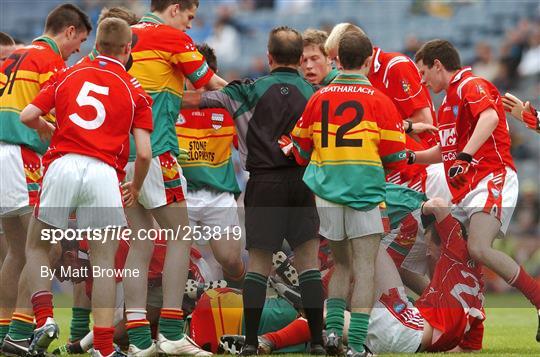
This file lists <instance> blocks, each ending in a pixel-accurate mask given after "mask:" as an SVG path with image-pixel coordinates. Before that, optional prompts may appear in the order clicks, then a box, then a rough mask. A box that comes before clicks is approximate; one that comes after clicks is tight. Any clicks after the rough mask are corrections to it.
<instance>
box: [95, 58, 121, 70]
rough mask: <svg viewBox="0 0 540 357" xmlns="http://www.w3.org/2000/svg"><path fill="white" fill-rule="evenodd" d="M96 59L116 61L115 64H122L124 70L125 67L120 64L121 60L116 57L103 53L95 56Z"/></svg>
mask: <svg viewBox="0 0 540 357" xmlns="http://www.w3.org/2000/svg"><path fill="white" fill-rule="evenodd" d="M96 59H97V60H105V61H109V62H113V63H116V64H117V65H119V66H122V68H123V69H124V70H125V69H126V67H125V66H124V65H123V64H122V62H120V61H119V60H117V59H116V58H112V57H107V56H104V55H99V56H97V57H96Z"/></svg>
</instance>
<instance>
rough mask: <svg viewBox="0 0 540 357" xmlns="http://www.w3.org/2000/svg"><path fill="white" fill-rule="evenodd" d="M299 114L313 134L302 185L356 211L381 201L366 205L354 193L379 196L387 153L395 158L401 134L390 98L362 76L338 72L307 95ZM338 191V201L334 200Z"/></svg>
mask: <svg viewBox="0 0 540 357" xmlns="http://www.w3.org/2000/svg"><path fill="white" fill-rule="evenodd" d="M304 117H305V119H306V120H308V121H311V124H312V127H311V129H309V130H312V133H313V135H312V140H313V152H312V155H311V163H310V165H309V167H308V169H307V170H306V176H304V180H305V181H306V183H307V184H308V186H310V188H311V189H312V190H314V192H317V193H318V194H319V195H321V197H323V198H325V199H327V200H330V201H332V202H336V203H339V204H344V205H350V204H352V207H355V208H358V209H365V208H366V205H368V206H373V204H375V203H377V204H378V203H379V202H381V201H383V200H384V199H382V200H381V201H379V202H374V201H373V200H371V199H369V201H370V202H369V203H368V202H366V201H365V200H364V199H363V198H362V197H360V196H366V195H367V196H370V197H371V198H373V197H374V196H377V197H378V196H381V195H382V196H383V195H384V191H385V176H384V167H385V166H386V163H385V161H386V159H387V158H388V157H387V155H388V156H392V155H389V154H390V153H391V154H396V155H395V157H396V160H395V161H399V160H398V159H397V157H398V156H399V154H398V152H399V151H400V150H402V148H403V142H404V134H403V132H402V131H401V119H400V118H399V114H398V113H397V111H396V109H395V107H394V105H393V104H392V102H391V100H390V99H389V98H388V97H386V96H385V95H384V94H383V93H382V92H380V91H378V90H377V89H375V88H373V87H372V86H371V84H370V83H369V81H367V79H366V78H365V77H364V76H359V75H352V76H347V75H340V76H339V77H338V78H337V79H336V80H334V81H333V82H332V84H330V85H329V86H327V87H325V88H322V89H320V90H319V91H318V92H317V93H316V94H315V95H314V96H313V97H312V99H311V100H310V102H309V103H308V105H307V107H306V111H305V112H304V114H303V119H304ZM300 141H301V140H300ZM392 160H393V159H392ZM317 172H318V173H317ZM363 177H364V178H367V177H369V180H368V179H362V178H363ZM338 191H339V192H338ZM345 191H347V192H345ZM325 192H326V193H327V194H325ZM331 192H334V193H331ZM339 195H341V197H342V199H343V200H341V199H339V198H338V199H337V200H336V196H339ZM358 195H359V196H358ZM353 196H354V198H353ZM346 197H349V198H346ZM364 198H365V197H364ZM375 201H376V200H375Z"/></svg>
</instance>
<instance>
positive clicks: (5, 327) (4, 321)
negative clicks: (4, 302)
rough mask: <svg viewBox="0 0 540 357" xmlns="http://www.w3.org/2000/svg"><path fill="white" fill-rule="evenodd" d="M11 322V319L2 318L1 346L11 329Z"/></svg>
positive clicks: (0, 320) (0, 323)
mask: <svg viewBox="0 0 540 357" xmlns="http://www.w3.org/2000/svg"><path fill="white" fill-rule="evenodd" d="M10 322H11V320H10V319H0V346H2V342H3V341H4V337H6V335H7V333H8V331H9V323H10Z"/></svg>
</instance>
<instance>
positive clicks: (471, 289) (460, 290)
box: [450, 271, 484, 311]
mask: <svg viewBox="0 0 540 357" xmlns="http://www.w3.org/2000/svg"><path fill="white" fill-rule="evenodd" d="M461 275H462V276H463V277H464V278H472V280H473V281H474V286H470V285H467V284H456V285H454V288H453V289H452V291H451V292H450V293H451V294H452V296H453V297H455V298H456V299H457V300H458V301H459V302H460V304H461V306H463V308H464V309H465V310H466V311H469V310H471V307H470V306H469V304H467V302H466V301H465V299H464V298H463V297H462V296H461V294H467V295H471V296H474V297H476V298H478V299H479V300H480V301H482V302H483V300H484V298H483V294H482V293H481V292H480V284H478V279H476V277H475V276H474V275H473V274H471V273H468V272H465V271H461Z"/></svg>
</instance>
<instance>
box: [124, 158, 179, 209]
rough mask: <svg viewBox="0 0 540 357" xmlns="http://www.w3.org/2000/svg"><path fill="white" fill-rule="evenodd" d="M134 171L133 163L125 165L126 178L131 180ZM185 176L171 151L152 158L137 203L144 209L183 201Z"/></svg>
mask: <svg viewBox="0 0 540 357" xmlns="http://www.w3.org/2000/svg"><path fill="white" fill-rule="evenodd" d="M134 171H135V163H134V162H129V163H128V164H127V166H126V180H127V181H131V180H132V179H133V174H134ZM183 183H185V178H183V175H182V168H181V167H180V165H178V162H177V161H176V157H175V156H174V155H173V154H172V153H171V152H166V153H163V154H161V155H159V156H156V157H154V158H153V159H152V162H151V163H150V168H149V169H148V174H147V175H146V178H145V179H144V183H143V186H142V188H141V192H140V195H139V203H140V204H141V205H142V206H143V207H144V208H146V209H153V208H158V207H162V206H166V205H169V204H171V203H173V202H183V201H184V192H185V191H184V185H183Z"/></svg>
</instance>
